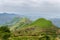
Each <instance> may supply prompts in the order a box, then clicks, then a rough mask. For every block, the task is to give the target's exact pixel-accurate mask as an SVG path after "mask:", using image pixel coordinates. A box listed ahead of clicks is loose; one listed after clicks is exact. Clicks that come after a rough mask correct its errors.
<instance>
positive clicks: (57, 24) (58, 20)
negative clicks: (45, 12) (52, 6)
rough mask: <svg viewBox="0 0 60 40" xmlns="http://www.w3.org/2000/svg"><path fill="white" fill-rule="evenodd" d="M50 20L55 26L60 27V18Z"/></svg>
mask: <svg viewBox="0 0 60 40" xmlns="http://www.w3.org/2000/svg"><path fill="white" fill-rule="evenodd" d="M50 20H51V21H52V22H53V24H54V25H56V26H57V27H60V18H51V19H50Z"/></svg>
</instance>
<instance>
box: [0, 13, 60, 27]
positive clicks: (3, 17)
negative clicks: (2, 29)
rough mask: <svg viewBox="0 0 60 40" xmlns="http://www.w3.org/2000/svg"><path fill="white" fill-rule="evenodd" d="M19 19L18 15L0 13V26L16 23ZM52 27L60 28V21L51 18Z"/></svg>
mask: <svg viewBox="0 0 60 40" xmlns="http://www.w3.org/2000/svg"><path fill="white" fill-rule="evenodd" d="M20 18H21V15H18V14H8V13H0V25H2V24H8V23H16V22H17V21H19V20H20ZM50 20H51V21H52V22H53V24H54V25H56V26H58V27H60V19H59V18H52V19H50Z"/></svg>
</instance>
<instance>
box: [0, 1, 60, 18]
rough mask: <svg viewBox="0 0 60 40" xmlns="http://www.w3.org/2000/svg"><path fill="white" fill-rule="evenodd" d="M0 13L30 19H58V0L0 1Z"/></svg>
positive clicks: (59, 13)
mask: <svg viewBox="0 0 60 40" xmlns="http://www.w3.org/2000/svg"><path fill="white" fill-rule="evenodd" d="M0 12H9V13H16V14H20V15H25V16H29V17H30V16H31V17H32V18H34V17H35V18H38V17H45V18H60V0H0Z"/></svg>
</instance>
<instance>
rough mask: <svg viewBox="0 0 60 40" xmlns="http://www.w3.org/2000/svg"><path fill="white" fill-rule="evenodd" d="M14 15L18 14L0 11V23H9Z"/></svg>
mask: <svg viewBox="0 0 60 40" xmlns="http://www.w3.org/2000/svg"><path fill="white" fill-rule="evenodd" d="M16 17H19V16H18V15H16V14H8V13H0V25H2V24H6V23H9V22H11V21H12V20H13V19H14V18H16Z"/></svg>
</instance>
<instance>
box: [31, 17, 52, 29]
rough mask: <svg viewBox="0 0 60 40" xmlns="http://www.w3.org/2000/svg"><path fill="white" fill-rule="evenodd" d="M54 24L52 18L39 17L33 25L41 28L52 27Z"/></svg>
mask: <svg viewBox="0 0 60 40" xmlns="http://www.w3.org/2000/svg"><path fill="white" fill-rule="evenodd" d="M52 25H53V24H52V22H51V21H50V20H46V19H44V18H39V19H37V20H36V21H34V22H33V23H32V24H31V26H39V27H41V28H47V27H48V28H49V27H51V26H52Z"/></svg>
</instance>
